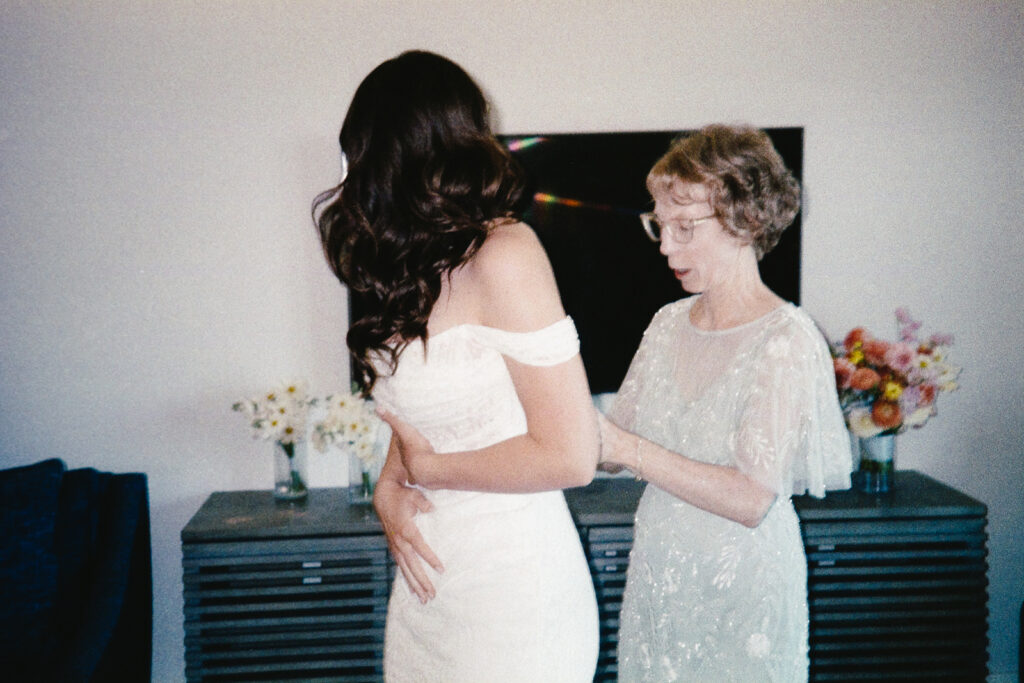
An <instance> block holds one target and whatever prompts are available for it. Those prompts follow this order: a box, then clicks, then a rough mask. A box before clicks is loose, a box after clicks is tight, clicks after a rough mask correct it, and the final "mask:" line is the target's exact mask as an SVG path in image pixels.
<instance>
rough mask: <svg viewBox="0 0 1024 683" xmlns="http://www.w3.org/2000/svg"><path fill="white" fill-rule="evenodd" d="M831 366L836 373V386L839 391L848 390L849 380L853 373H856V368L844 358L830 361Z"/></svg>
mask: <svg viewBox="0 0 1024 683" xmlns="http://www.w3.org/2000/svg"><path fill="white" fill-rule="evenodd" d="M832 365H833V367H834V368H835V371H836V386H837V387H839V388H840V389H849V388H850V380H851V379H853V373H854V372H856V371H857V366H856V365H854V364H853V363H851V362H850V361H849V359H848V358H846V356H841V357H839V358H834V359H832Z"/></svg>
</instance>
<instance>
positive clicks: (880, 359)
mask: <svg viewBox="0 0 1024 683" xmlns="http://www.w3.org/2000/svg"><path fill="white" fill-rule="evenodd" d="M888 352H889V342H886V341H882V340H881V339H866V340H864V358H866V359H867V361H868V363H871V364H872V365H885V354H887V353H888Z"/></svg>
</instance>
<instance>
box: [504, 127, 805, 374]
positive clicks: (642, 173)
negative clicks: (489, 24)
mask: <svg viewBox="0 0 1024 683" xmlns="http://www.w3.org/2000/svg"><path fill="white" fill-rule="evenodd" d="M765 130H766V132H767V133H768V135H769V137H771V139H772V142H773V143H774V144H775V148H776V149H777V150H778V151H779V154H780V155H781V156H782V158H783V160H784V161H785V162H786V165H787V166H788V167H789V169H790V170H791V171H792V172H793V174H794V175H795V176H796V177H797V179H798V180H800V179H801V178H802V173H803V128H768V129H765ZM683 132H685V131H654V132H618V133H557V134H518V135H502V136H499V138H500V139H501V141H502V142H503V143H504V144H505V145H506V146H507V147H508V148H509V150H510V151H511V152H512V155H513V156H514V157H515V158H516V159H517V160H518V161H519V163H520V164H521V165H522V167H523V169H524V170H525V172H526V176H527V191H526V193H525V194H524V201H523V204H522V206H521V216H522V219H523V220H524V221H525V222H526V223H528V224H530V225H531V226H532V227H533V229H534V230H535V231H536V233H537V235H538V236H539V238H540V241H541V243H542V244H543V245H544V248H545V249H546V250H547V253H548V257H549V258H550V260H551V265H552V268H553V269H554V273H555V279H556V280H557V282H558V289H559V293H560V294H561V297H562V303H563V305H564V306H565V310H566V312H567V313H568V314H569V315H571V316H572V318H573V320H574V321H575V323H576V329H577V331H578V332H579V335H580V353H581V355H582V357H583V364H584V366H585V367H586V370H587V379H588V381H589V382H590V390H591V393H593V394H601V393H606V392H614V391H618V388H619V385H620V384H621V383H622V379H623V377H624V376H625V374H626V370H627V369H628V367H629V362H630V360H631V359H632V357H633V354H634V353H635V351H636V349H637V346H638V345H639V343H640V339H641V337H642V336H643V331H644V329H646V327H647V324H648V323H649V322H650V321H651V317H652V316H653V315H654V313H655V312H656V311H657V310H658V309H659V308H661V307H662V306H663V305H665V304H667V303H670V302H672V301H676V300H678V299H680V298H682V297H684V296H687V294H686V292H684V291H683V290H682V288H681V287H680V285H679V281H678V280H676V279H675V277H674V276H673V275H672V273H671V271H669V269H668V266H667V264H666V262H665V258H664V257H663V256H662V255H661V254H660V253H659V252H658V245H657V244H656V243H654V242H651V241H650V240H649V239H648V238H647V236H646V235H645V234H644V232H643V229H642V227H641V224H640V220H639V214H640V213H642V212H644V211H650V210H651V207H652V202H651V198H650V196H649V195H648V193H647V188H646V185H645V179H646V178H647V172H648V171H649V170H650V168H651V166H653V165H654V162H655V161H656V160H657V159H658V158H659V157H660V156H661V155H662V154H664V152H665V151H666V150H667V149H668V146H669V143H670V142H671V141H672V140H673V139H675V138H676V137H678V136H679V135H680V134H682V133H683ZM760 267H761V276H762V278H763V279H764V281H765V282H766V283H767V284H768V286H769V287H770V288H771V289H772V290H773V291H774V292H775V293H776V294H778V295H779V296H781V297H782V298H784V299H787V300H788V301H792V302H793V303H797V304H798V303H799V302H800V215H799V214H798V215H797V217H796V220H795V221H794V223H793V225H791V226H790V227H789V228H788V229H787V230H786V232H785V233H783V237H782V239H781V240H780V242H779V244H778V245H777V246H776V247H775V249H773V250H772V251H771V252H770V253H769V254H767V255H766V256H765V257H764V259H763V260H762V261H761V264H760Z"/></svg>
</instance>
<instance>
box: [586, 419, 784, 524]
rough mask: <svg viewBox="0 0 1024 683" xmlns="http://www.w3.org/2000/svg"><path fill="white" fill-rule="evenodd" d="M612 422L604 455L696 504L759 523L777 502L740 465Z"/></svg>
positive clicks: (605, 435) (605, 430) (606, 428)
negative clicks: (700, 457)
mask: <svg viewBox="0 0 1024 683" xmlns="http://www.w3.org/2000/svg"><path fill="white" fill-rule="evenodd" d="M607 425H608V426H605V425H602V432H601V434H602V440H603V444H602V460H604V461H607V462H610V463H612V464H617V465H622V466H624V467H627V468H629V469H630V470H631V471H632V472H633V473H634V474H636V475H637V476H639V477H640V478H642V479H644V480H646V481H648V482H650V483H652V484H654V485H655V486H657V487H658V488H660V489H662V490H663V491H666V492H667V493H671V494H672V495H674V496H675V497H677V498H679V499H680V500H683V501H685V502H687V503H689V504H691V505H693V506H695V507H698V508H700V509H702V510H706V511H707V512H711V513H713V514H716V515H718V516H720V517H725V518H726V519H730V520H732V521H734V522H738V523H740V524H743V525H744V526H747V527H756V526H757V525H758V524H760V523H761V520H762V519H764V516H765V515H766V514H767V513H768V510H769V508H771V506H772V503H773V502H774V501H775V497H776V494H775V492H773V491H771V490H770V489H768V488H767V487H765V486H763V485H762V484H760V483H758V482H756V481H754V480H753V479H751V478H750V477H748V476H747V475H746V474H744V473H742V472H740V471H739V470H737V469H736V468H734V467H727V466H724V465H712V464H708V463H703V462H698V461H696V460H692V459H690V458H687V457H686V456H684V455H682V454H679V453H675V452H673V451H670V450H668V449H666V448H663V447H661V446H659V445H658V444H656V443H654V442H653V441H649V440H647V439H644V438H642V437H640V436H638V435H636V434H633V433H631V432H627V431H625V430H623V429H620V428H619V427H617V426H615V425H614V424H612V423H610V422H609V423H607Z"/></svg>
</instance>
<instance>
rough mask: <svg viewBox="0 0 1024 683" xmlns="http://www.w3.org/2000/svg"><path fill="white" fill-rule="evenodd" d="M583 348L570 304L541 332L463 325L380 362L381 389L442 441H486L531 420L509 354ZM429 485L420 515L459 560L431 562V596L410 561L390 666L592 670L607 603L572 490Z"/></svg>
mask: <svg viewBox="0 0 1024 683" xmlns="http://www.w3.org/2000/svg"><path fill="white" fill-rule="evenodd" d="M577 353H579V338H578V337H577V335H576V328H575V326H574V325H573V322H572V320H571V319H570V318H568V317H566V318H563V319H562V320H560V321H558V322H556V323H553V324H552V325H549V326H548V327H545V328H543V329H540V330H536V331H532V332H508V331H505V330H499V329H495V328H492V327H486V326H482V325H459V326H457V327H453V328H451V329H448V330H446V331H444V332H441V333H439V334H435V335H433V336H432V337H430V339H429V340H428V342H427V344H426V345H425V346H424V344H422V343H421V342H419V341H415V342H413V343H410V344H409V345H408V346H407V347H406V348H405V350H404V351H403V352H402V354H401V355H400V357H399V360H398V366H397V368H396V369H395V372H394V373H393V374H385V373H384V372H383V370H384V368H383V364H380V363H379V364H378V370H379V371H382V372H381V378H380V379H378V381H377V384H376V386H375V388H374V398H375V399H376V400H377V401H378V402H379V403H380V404H381V405H382V406H383V407H385V408H386V409H387V410H389V411H391V412H392V413H394V414H395V415H397V416H398V417H399V418H401V419H402V420H405V421H406V422H408V423H409V424H411V425H412V426H414V427H415V428H416V429H418V430H419V431H420V433H421V434H423V435H424V436H425V437H426V438H427V440H429V441H430V443H431V445H432V446H433V447H434V449H435V450H436V451H438V452H444V453H460V452H463V451H473V450H476V449H479V448H484V447H486V446H489V445H492V444H494V443H497V442H499V441H504V440H506V439H509V438H512V437H515V436H519V435H521V434H524V433H525V432H526V429H527V424H526V415H525V413H524V411H523V406H522V404H521V403H520V402H519V397H518V395H517V394H516V390H515V386H514V384H513V382H512V377H511V375H510V374H509V371H508V367H507V366H506V358H510V359H513V360H514V361H516V362H519V363H524V364H528V365H536V366H550V365H556V364H558V363H562V362H564V361H566V360H569V359H570V358H572V357H573V356H574V355H576V354H577ZM459 457H473V456H472V454H471V453H466V454H464V456H459ZM421 490H422V492H423V494H424V495H425V496H426V497H427V498H428V499H430V501H431V502H432V503H433V509H432V510H431V511H430V512H427V513H421V514H418V515H417V516H416V517H415V519H414V521H415V523H416V524H417V526H418V528H419V530H420V533H421V534H422V536H423V538H424V540H425V541H426V543H427V544H428V545H429V546H430V548H431V549H432V550H433V551H434V552H435V553H436V554H437V556H438V557H439V558H440V560H441V562H442V563H443V564H444V568H445V571H444V572H443V573H441V574H438V573H436V572H434V571H433V570H432V569H430V568H429V567H425V568H424V570H425V571H426V572H427V574H428V575H429V577H430V580H431V582H432V583H433V585H434V587H435V589H436V597H435V598H434V599H432V600H430V601H429V602H428V603H426V604H425V605H423V604H420V602H419V601H418V600H417V599H416V597H415V595H414V594H413V593H412V592H411V591H410V590H409V588H408V586H407V585H406V583H405V579H404V576H403V575H402V574H401V573H397V574H396V578H395V582H394V587H393V589H392V594H391V600H390V602H389V604H388V621H387V628H386V634H385V647H384V673H385V680H387V681H388V682H389V683H405V682H406V681H409V682H410V683H411V682H413V681H415V682H422V681H432V680H445V681H446V682H447V681H452V682H456V683H477V682H478V681H498V680H500V681H503V682H508V683H513V682H514V683H520V682H522V683H527V682H529V683H533V682H534V681H539V680H557V681H566V682H567V683H568V682H572V683H588V682H589V681H591V680H592V679H593V675H594V665H595V662H596V659H597V650H598V620H597V606H596V602H595V599H594V590H593V585H592V583H591V581H590V572H589V569H588V567H587V562H586V558H585V556H584V554H583V549H582V547H581V546H580V542H579V534H578V533H577V531H576V528H575V525H574V524H573V521H572V517H571V515H570V514H569V510H568V507H567V506H566V504H565V498H564V497H563V496H562V492H561V491H543V492H539V493H523V494H511V493H485V492H477V491H444V490H427V489H421Z"/></svg>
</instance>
